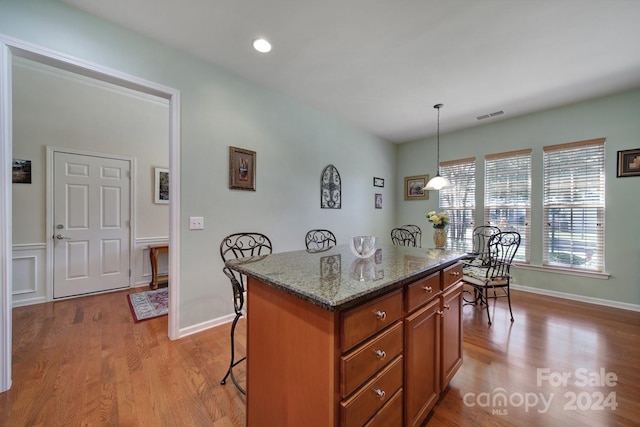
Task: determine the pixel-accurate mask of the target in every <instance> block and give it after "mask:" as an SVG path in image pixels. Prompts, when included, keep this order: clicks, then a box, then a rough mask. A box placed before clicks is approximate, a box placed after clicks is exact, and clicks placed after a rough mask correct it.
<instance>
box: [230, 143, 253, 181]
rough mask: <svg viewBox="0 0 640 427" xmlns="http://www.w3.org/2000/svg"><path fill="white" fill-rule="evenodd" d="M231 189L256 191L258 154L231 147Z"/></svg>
mask: <svg viewBox="0 0 640 427" xmlns="http://www.w3.org/2000/svg"><path fill="white" fill-rule="evenodd" d="M229 188H230V189H232V190H250V191H256V152H255V151H251V150H245V149H243V148H238V147H229Z"/></svg>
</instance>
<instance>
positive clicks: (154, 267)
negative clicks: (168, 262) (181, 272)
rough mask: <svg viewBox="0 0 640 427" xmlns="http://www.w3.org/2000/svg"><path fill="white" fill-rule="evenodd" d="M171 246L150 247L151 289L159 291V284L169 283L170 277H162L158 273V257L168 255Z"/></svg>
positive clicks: (165, 275)
mask: <svg viewBox="0 0 640 427" xmlns="http://www.w3.org/2000/svg"><path fill="white" fill-rule="evenodd" d="M168 253H169V245H164V244H161V245H150V246H149V258H150V259H151V282H149V287H150V288H151V289H158V285H159V284H164V283H169V276H168V275H167V274H164V275H160V274H159V273H158V256H159V255H160V254H168Z"/></svg>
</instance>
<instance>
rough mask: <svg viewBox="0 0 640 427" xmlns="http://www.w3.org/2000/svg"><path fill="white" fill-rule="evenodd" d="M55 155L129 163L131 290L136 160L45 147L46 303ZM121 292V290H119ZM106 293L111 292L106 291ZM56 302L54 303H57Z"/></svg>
mask: <svg viewBox="0 0 640 427" xmlns="http://www.w3.org/2000/svg"><path fill="white" fill-rule="evenodd" d="M56 153H67V154H75V155H80V156H91V157H101V158H106V159H116V160H124V161H127V162H129V167H130V172H131V173H130V175H129V218H130V220H129V224H130V225H129V280H128V281H127V283H128V284H129V287H130V288H131V285H132V280H133V277H132V276H131V269H132V266H133V265H134V264H133V260H134V250H133V249H134V248H135V236H136V233H135V229H136V221H135V218H136V216H135V215H136V204H135V202H136V197H135V196H136V184H135V179H134V178H135V177H136V160H135V157H131V156H125V155H117V154H107V153H97V152H92V151H85V150H76V149H74V148H60V147H50V146H47V158H46V162H47V166H46V175H47V177H46V198H47V204H46V206H47V207H46V209H47V213H46V218H47V219H46V221H47V223H46V226H45V228H46V236H47V242H46V253H47V255H46V274H45V276H46V300H47V301H53V300H54V299H53V295H54V294H53V284H54V283H53V267H54V256H53V254H54V249H55V245H54V241H53V235H54V234H55V231H54V225H53V222H54V221H53V220H54V203H55V201H54V198H53V184H54V182H55V175H54V172H55V167H54V164H53V158H54V155H55V154H56ZM120 290H121V289H120ZM106 292H111V291H106ZM67 298H73V297H67ZM67 298H58V299H57V300H62V299H67ZM57 300H56V301H57Z"/></svg>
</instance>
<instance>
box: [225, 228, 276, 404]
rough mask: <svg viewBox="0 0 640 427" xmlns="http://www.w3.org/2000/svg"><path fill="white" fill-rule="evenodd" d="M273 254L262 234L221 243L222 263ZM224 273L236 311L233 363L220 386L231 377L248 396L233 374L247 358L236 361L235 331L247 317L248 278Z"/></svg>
mask: <svg viewBox="0 0 640 427" xmlns="http://www.w3.org/2000/svg"><path fill="white" fill-rule="evenodd" d="M272 252H273V246H272V245H271V240H270V239H269V238H268V237H267V236H265V235H264V234H261V233H234V234H230V235H228V236H227V237H225V238H224V239H222V242H221V243H220V256H221V257H222V261H223V262H226V261H228V260H230V259H234V258H245V257H251V256H258V255H267V254H271V253H272ZM222 272H223V273H224V274H225V275H226V276H227V277H228V278H229V280H230V281H231V289H232V290H233V308H234V311H235V317H234V318H233V323H232V324H231V334H230V335H231V362H230V363H229V369H227V373H226V374H225V376H224V378H223V379H222V381H220V384H223V385H224V384H225V383H226V382H227V378H229V377H231V381H233V383H234V384H235V386H236V387H237V388H238V390H240V392H241V393H242V394H246V391H245V390H244V389H243V388H242V387H241V386H240V384H238V381H237V380H236V377H235V375H234V374H233V368H234V367H235V366H236V365H238V364H239V363H240V362H242V361H244V360H245V359H246V357H242V358H241V359H239V360H235V331H236V325H237V324H238V320H240V318H241V317H243V316H246V310H245V306H244V301H245V297H246V291H245V285H246V277H245V276H244V275H243V274H241V273H239V272H237V271H234V270H231V269H230V268H228V267H224V268H223V269H222Z"/></svg>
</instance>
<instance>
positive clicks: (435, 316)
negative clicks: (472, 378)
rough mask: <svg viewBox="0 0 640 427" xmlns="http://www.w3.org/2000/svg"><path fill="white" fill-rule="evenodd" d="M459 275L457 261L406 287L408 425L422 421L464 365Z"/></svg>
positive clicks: (405, 391) (406, 418) (460, 269)
mask: <svg viewBox="0 0 640 427" xmlns="http://www.w3.org/2000/svg"><path fill="white" fill-rule="evenodd" d="M461 279H462V265H461V264H454V265H453V266H451V267H448V268H446V269H444V270H443V271H442V272H437V273H434V274H432V275H430V276H427V277H426V278H424V279H422V280H420V281H417V282H415V283H413V284H410V285H408V287H407V291H406V300H405V305H406V309H407V316H406V318H405V353H404V354H405V382H404V399H405V414H404V418H405V421H404V425H405V426H412V427H413V426H420V425H422V424H423V422H424V420H425V419H426V418H427V416H428V415H429V412H431V410H432V409H433V407H434V406H435V405H436V403H437V402H438V399H439V398H440V393H441V392H442V391H443V390H444V389H445V388H446V387H447V385H448V384H449V381H451V378H453V376H454V375H455V373H456V372H457V371H458V369H459V368H460V366H461V365H462V283H461V282H460V280H461ZM433 289H438V291H437V292H433Z"/></svg>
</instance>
